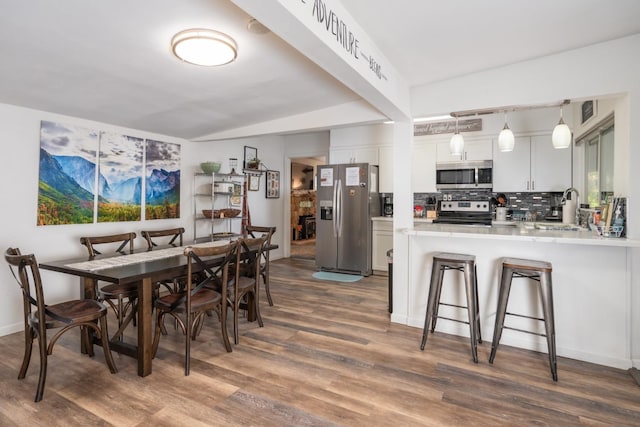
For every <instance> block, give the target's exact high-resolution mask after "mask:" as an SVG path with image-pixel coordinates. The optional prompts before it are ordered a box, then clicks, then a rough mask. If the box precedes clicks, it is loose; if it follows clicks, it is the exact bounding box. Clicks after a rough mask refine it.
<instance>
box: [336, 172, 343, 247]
mask: <svg viewBox="0 0 640 427" xmlns="http://www.w3.org/2000/svg"><path fill="white" fill-rule="evenodd" d="M337 184H338V185H337V188H336V215H335V221H336V232H337V237H342V180H341V179H338V180H337Z"/></svg>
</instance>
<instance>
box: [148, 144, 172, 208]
mask: <svg viewBox="0 0 640 427" xmlns="http://www.w3.org/2000/svg"><path fill="white" fill-rule="evenodd" d="M145 159H146V161H145V171H146V173H145V177H146V180H145V219H147V220H150V219H166V218H180V144H172V143H169V142H160V141H154V140H151V139H147V141H146V156H145Z"/></svg>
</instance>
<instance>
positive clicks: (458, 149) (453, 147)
mask: <svg viewBox="0 0 640 427" xmlns="http://www.w3.org/2000/svg"><path fill="white" fill-rule="evenodd" d="M462 150H464V138H463V137H462V135H460V133H459V132H458V118H457V117H456V133H455V134H454V135H453V136H452V137H451V142H449V151H450V152H451V155H452V156H461V155H462Z"/></svg>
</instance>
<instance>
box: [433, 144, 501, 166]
mask: <svg viewBox="0 0 640 427" xmlns="http://www.w3.org/2000/svg"><path fill="white" fill-rule="evenodd" d="M492 158H493V145H492V142H491V140H490V139H487V140H479V141H467V140H465V141H464V150H463V152H462V154H461V155H456V156H452V155H451V149H450V148H449V141H442V142H438V157H437V160H438V162H455V161H460V160H491V159H492Z"/></svg>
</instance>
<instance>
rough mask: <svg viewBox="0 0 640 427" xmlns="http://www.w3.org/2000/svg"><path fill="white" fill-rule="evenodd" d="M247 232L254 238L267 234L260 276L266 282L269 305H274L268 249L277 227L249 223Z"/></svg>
mask: <svg viewBox="0 0 640 427" xmlns="http://www.w3.org/2000/svg"><path fill="white" fill-rule="evenodd" d="M246 230H247V234H248V235H249V236H251V237H252V238H255V237H259V235H265V234H266V235H267V242H266V245H267V248H266V250H264V251H262V256H261V257H260V260H259V262H260V276H261V277H262V282H263V283H264V291H265V292H266V294H267V301H269V305H270V306H273V299H271V291H270V290H269V254H270V253H271V251H270V250H268V247H269V246H271V237H273V235H274V234H275V232H276V227H261V226H257V225H248V226H247V227H246Z"/></svg>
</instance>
